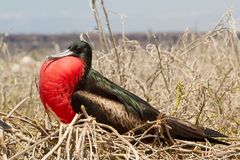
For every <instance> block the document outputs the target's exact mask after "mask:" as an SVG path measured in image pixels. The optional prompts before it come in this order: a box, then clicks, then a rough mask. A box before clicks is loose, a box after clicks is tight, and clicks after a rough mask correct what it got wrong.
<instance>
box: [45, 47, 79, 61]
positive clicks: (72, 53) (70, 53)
mask: <svg viewBox="0 0 240 160" xmlns="http://www.w3.org/2000/svg"><path fill="white" fill-rule="evenodd" d="M74 55H75V53H74V52H72V51H70V50H69V49H67V50H66V51H64V52H60V53H57V54H54V55H50V56H47V59H59V58H62V57H66V56H74Z"/></svg>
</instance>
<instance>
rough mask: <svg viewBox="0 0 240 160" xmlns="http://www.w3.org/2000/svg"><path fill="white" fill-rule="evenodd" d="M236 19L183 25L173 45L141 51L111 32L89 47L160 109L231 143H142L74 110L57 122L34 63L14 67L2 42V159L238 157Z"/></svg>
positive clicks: (239, 46) (108, 70)
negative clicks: (197, 28)
mask: <svg viewBox="0 0 240 160" xmlns="http://www.w3.org/2000/svg"><path fill="white" fill-rule="evenodd" d="M93 2H94V1H93ZM93 4H94V3H93ZM93 9H94V7H93ZM95 14H96V15H95V16H96V18H98V17H97V16H98V15H97V12H96V13H95ZM106 14H107V13H106ZM107 21H108V20H107ZM235 22H236V21H235V20H234V19H233V18H232V15H231V13H227V14H226V15H225V16H224V17H223V18H222V19H221V21H220V22H219V24H218V25H217V26H216V28H214V29H213V30H212V31H209V32H208V33H206V34H204V35H202V36H201V37H196V36H195V35H194V34H193V33H191V32H190V31H188V30H187V31H186V32H185V33H184V34H183V35H182V36H181V37H180V38H179V41H178V43H177V44H176V45H174V46H172V47H171V48H163V47H162V46H161V42H159V41H158V39H157V38H156V37H155V36H154V34H153V35H152V42H149V44H148V45H147V46H146V48H142V47H141V46H140V45H139V43H138V42H137V41H134V40H128V39H127V37H125V36H124V34H123V37H122V40H121V41H118V42H114V36H113V35H111V34H112V33H111V34H110V35H111V36H112V37H111V38H110V40H109V41H108V38H107V37H104V33H99V36H100V40H101V39H103V40H102V41H101V42H102V43H101V45H102V49H101V50H94V60H93V67H94V68H95V69H97V70H99V71H100V72H101V73H103V75H105V76H106V77H108V78H109V79H111V80H113V81H114V82H116V83H117V84H120V85H121V86H123V87H124V88H126V89H128V90H130V91H132V92H133V93H136V94H137V95H139V96H141V97H142V98H144V99H145V100H147V101H148V102H149V103H150V104H152V105H153V106H155V107H156V108H158V109H159V110H160V111H161V112H162V113H166V114H169V115H172V116H175V117H179V118H181V119H185V120H188V121H191V122H192V123H195V124H198V125H201V126H205V127H209V128H212V129H215V130H218V131H220V132H222V133H224V134H226V135H228V136H229V137H228V138H226V139H224V140H225V141H227V142H229V143H231V145H230V146H223V145H213V144H210V143H208V142H206V143H195V142H186V141H179V140H177V141H176V143H175V144H174V145H172V146H164V145H162V144H159V143H157V142H156V143H152V144H145V143H142V142H141V141H140V139H141V138H142V137H146V136H150V135H148V134H143V135H142V137H134V135H132V134H131V132H129V133H126V134H125V135H119V134H118V132H117V131H116V130H115V129H114V128H112V127H111V126H107V125H104V124H100V123H97V122H96V121H95V119H94V118H93V117H89V116H88V115H86V114H85V116H86V119H79V116H78V115H77V116H76V117H75V118H74V120H73V121H72V123H71V124H70V125H63V124H59V123H58V122H57V121H56V120H55V119H53V118H49V117H48V116H47V114H46V113H45V111H44V108H43V106H42V104H41V102H40V99H39V95H38V88H37V85H38V84H37V83H38V69H39V65H36V66H35V68H34V67H33V66H30V69H29V66H20V70H17V71H14V72H13V71H12V66H13V64H18V63H19V62H20V58H21V56H17V55H16V56H14V57H11V56H9V54H8V50H7V44H5V43H4V41H1V44H0V47H1V52H2V53H3V54H4V55H5V59H0V72H1V75H0V90H1V92H0V93H1V94H0V103H1V105H0V120H3V121H4V122H6V123H7V124H8V125H9V126H10V127H11V128H6V130H4V129H3V128H1V127H0V155H1V158H2V159H10V160H12V159H149V160H151V159H152V160H153V159H240V138H239V137H240V107H239V99H240V55H239V53H240V41H239V38H238V37H237V33H236V31H237V29H236V27H237V25H236V24H235ZM97 23H99V22H97ZM99 26H101V24H99ZM110 29H111V28H110V25H109V30H110ZM100 31H101V30H100ZM81 38H85V39H86V36H81ZM88 38H89V37H88ZM90 38H91V37H90ZM104 38H105V40H104ZM87 40H88V41H89V39H87ZM90 42H91V41H90ZM38 63H39V62H37V61H36V64H38ZM76 122H78V123H77V124H76ZM159 129H160V130H161V128H159Z"/></svg>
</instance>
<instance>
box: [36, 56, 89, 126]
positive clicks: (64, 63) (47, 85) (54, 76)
mask: <svg viewBox="0 0 240 160" xmlns="http://www.w3.org/2000/svg"><path fill="white" fill-rule="evenodd" d="M84 68H85V64H84V62H83V60H81V59H80V58H77V57H72V56H69V57H64V58H60V59H57V60H47V61H45V62H44V63H43V64H42V66H41V69H40V81H39V92H40V98H41V100H42V102H43V105H44V106H45V108H46V109H47V110H50V111H53V112H54V114H55V115H56V116H57V117H58V119H59V120H60V121H61V122H64V123H70V122H71V121H72V119H73V117H74V116H75V112H74V111H73V109H72V106H71V97H72V94H73V92H74V91H75V90H76V87H77V84H78V82H79V81H81V80H82V77H83V75H84Z"/></svg>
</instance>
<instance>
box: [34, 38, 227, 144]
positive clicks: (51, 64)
mask: <svg viewBox="0 0 240 160" xmlns="http://www.w3.org/2000/svg"><path fill="white" fill-rule="evenodd" d="M39 92H40V98H41V100H42V103H43V105H44V106H45V109H46V110H48V111H52V112H53V113H54V114H55V115H56V117H58V119H59V120H60V121H61V122H63V123H70V122H71V121H72V119H73V118H74V116H75V114H76V113H80V112H81V109H80V108H81V107H80V106H81V105H84V107H85V108H86V111H87V113H88V114H89V115H91V116H93V117H95V118H96V121H97V122H99V123H104V124H108V125H110V126H112V127H113V128H115V129H116V130H117V131H118V132H119V133H121V134H123V133H126V132H128V131H130V130H132V129H133V128H135V127H137V126H139V125H143V124H145V123H146V122H147V121H148V122H152V121H155V120H157V119H158V118H159V117H161V116H159V115H163V114H162V113H160V112H159V111H158V110H157V109H155V108H154V107H153V106H151V105H150V104H149V103H147V102H146V101H145V100H143V99H142V98H140V97H138V96H137V95H135V94H133V93H131V92H130V91H127V90H126V89H124V88H122V87H120V86H118V85H117V84H115V83H114V82H112V81H111V80H109V79H107V78H106V77H104V76H103V75H102V74H100V73H99V72H98V71H96V70H94V69H93V68H92V49H91V47H90V45H89V44H88V43H87V42H85V41H77V42H74V43H72V44H71V45H70V46H69V47H68V49H67V50H66V51H64V52H62V53H58V54H55V55H51V56H48V57H47V58H46V60H45V62H44V63H43V64H42V66H41V69H40V81H39ZM164 123H165V124H166V126H167V128H169V129H168V134H170V136H171V138H172V139H181V140H189V141H205V140H208V141H209V142H211V143H217V144H228V143H226V142H222V141H220V140H217V139H215V137H225V135H223V134H221V133H219V132H218V131H215V130H212V129H209V128H204V127H199V126H195V125H193V124H191V123H189V122H186V121H183V120H180V119H177V118H174V117H171V116H164Z"/></svg>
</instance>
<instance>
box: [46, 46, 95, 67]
mask: <svg viewBox="0 0 240 160" xmlns="http://www.w3.org/2000/svg"><path fill="white" fill-rule="evenodd" d="M67 56H74V57H79V58H81V59H83V61H84V62H85V63H86V66H87V67H88V68H90V67H91V65H92V49H91V47H90V45H89V44H88V43H87V42H85V41H76V42H73V43H72V44H71V45H70V46H69V47H68V49H67V50H65V51H63V52H61V53H57V54H54V55H50V56H47V59H53V60H54V59H59V58H63V57H67Z"/></svg>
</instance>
